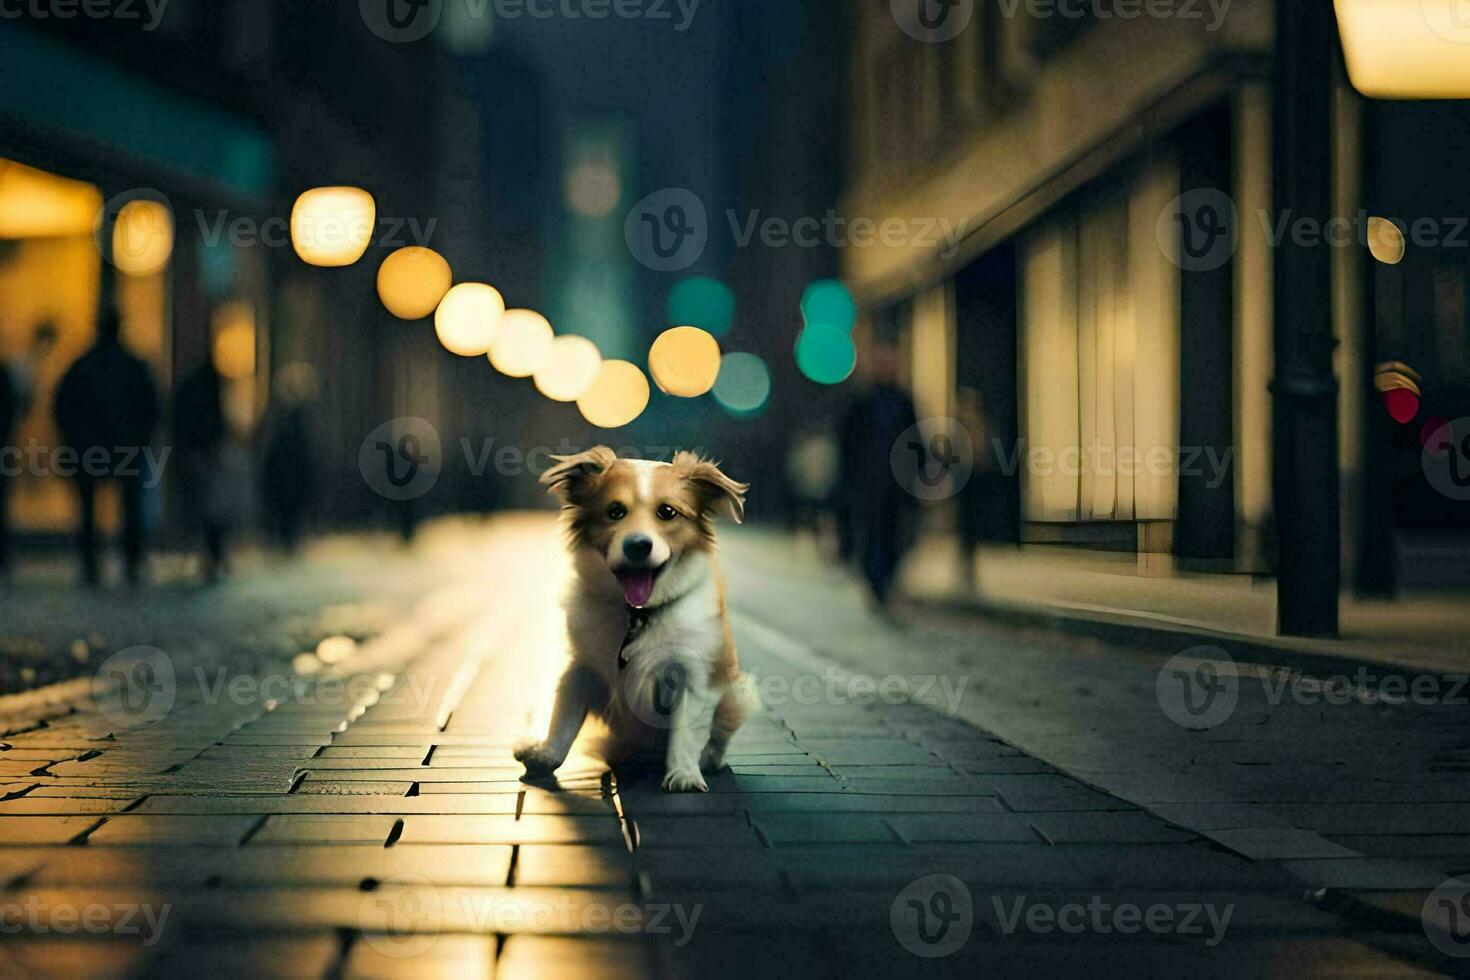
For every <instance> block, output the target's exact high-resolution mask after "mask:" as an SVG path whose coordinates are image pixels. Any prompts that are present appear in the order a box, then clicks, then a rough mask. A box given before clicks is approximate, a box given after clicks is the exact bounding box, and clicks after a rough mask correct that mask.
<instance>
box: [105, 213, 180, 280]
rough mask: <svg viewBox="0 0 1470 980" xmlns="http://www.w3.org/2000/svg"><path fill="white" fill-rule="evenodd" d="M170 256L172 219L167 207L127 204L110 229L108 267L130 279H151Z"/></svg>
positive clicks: (166, 262) (171, 249)
mask: <svg viewBox="0 0 1470 980" xmlns="http://www.w3.org/2000/svg"><path fill="white" fill-rule="evenodd" d="M173 254H174V216H173V213H172V212H171V211H169V209H168V206H167V205H165V204H163V203H161V202H159V201H150V200H146V199H142V200H137V201H129V202H128V203H127V204H124V205H123V206H122V209H121V210H119V211H118V212H117V223H116V224H114V225H113V226H112V264H113V265H115V266H117V268H118V270H119V271H121V272H123V273H126V274H127V275H130V276H151V275H153V273H155V272H158V271H160V270H162V269H163V267H164V266H166V265H168V260H169V257H170V256H172V255H173Z"/></svg>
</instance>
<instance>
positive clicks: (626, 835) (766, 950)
mask: <svg viewBox="0 0 1470 980" xmlns="http://www.w3.org/2000/svg"><path fill="white" fill-rule="evenodd" d="M460 539H461V540H460V547H461V548H462V551H463V553H462V555H461V556H460V559H459V564H457V565H455V569H456V573H455V574H454V575H453V576H449V581H446V582H443V583H442V584H441V585H439V586H438V587H437V588H434V589H432V590H430V591H429V592H428V593H427V594H426V595H425V596H424V597H423V598H422V599H420V600H418V601H417V602H416V604H415V605H414V606H413V608H412V610H411V612H410V613H409V614H408V615H405V616H404V617H402V618H401V619H400V620H398V621H397V622H394V623H390V624H388V625H387V626H386V628H385V629H383V630H382V631H381V632H379V633H377V634H376V635H374V636H372V637H371V638H364V639H362V641H361V642H353V641H352V640H344V641H342V642H338V643H333V644H327V645H325V646H323V647H321V648H320V649H319V650H318V651H317V653H316V654H314V655H312V656H309V657H298V658H296V659H295V660H293V661H291V663H292V665H293V668H292V670H291V671H290V672H289V673H287V672H284V671H279V670H278V671H276V672H275V673H271V672H270V671H269V670H266V671H264V672H258V673H255V674H252V675H237V676H234V677H229V676H226V675H220V674H214V673H210V672H209V671H207V670H200V669H197V668H194V667H192V666H191V665H189V664H188V663H187V662H185V661H181V662H180V663H181V664H182V666H179V667H176V666H175V665H174V662H173V660H172V659H171V658H169V657H168V656H167V651H164V652H163V653H162V654H157V653H150V652H147V651H142V652H135V653H134V654H132V655H131V656H130V658H129V659H127V660H126V661H125V662H114V663H109V664H108V665H107V666H106V667H105V669H104V670H103V671H102V672H101V675H100V676H101V677H102V678H103V680H104V681H108V680H111V681H115V683H113V684H106V683H104V684H103V685H102V686H101V688H100V689H99V691H100V693H99V695H98V696H97V697H92V696H90V695H88V696H80V695H78V692H77V691H75V690H74V689H68V691H67V692H65V693H64V694H59V695H57V696H56V697H52V698H32V699H29V700H25V701H19V702H17V701H11V702H6V704H7V705H8V707H9V710H10V713H9V715H8V716H6V717H3V718H0V797H3V800H0V887H3V891H0V913H3V915H0V929H3V930H4V932H5V933H6V934H5V935H4V936H3V939H0V972H4V973H7V974H13V975H20V976H30V975H48V974H56V975H64V976H69V977H70V976H94V975H95V976H118V975H124V976H126V975H190V976H193V975H209V976H232V975H237V974H238V975H244V976H252V977H254V976H312V977H317V976H321V977H338V976H345V977H355V976H367V977H388V976H430V977H432V976H437V975H441V974H442V975H451V976H454V977H457V978H471V977H478V976H487V977H488V976H492V975H494V976H500V977H521V976H534V977H561V976H569V977H580V976H587V977H603V976H610V977H624V976H626V977H643V976H654V977H685V976H689V977H703V976H738V977H749V976H773V977H786V976H804V975H811V976H842V977H867V976H875V977H877V976H882V977H894V976H909V975H915V976H919V975H936V974H937V975H955V976H975V975H980V976H1033V975H1052V976H1067V975H1074V974H1083V973H1085V974H1088V975H1091V976H1095V977H1108V976H1120V975H1147V976H1155V975H1174V974H1180V975H1184V974H1189V975H1201V976H1351V975H1361V976H1419V975H1434V974H1435V972H1437V971H1438V972H1450V971H1452V969H1453V967H1454V965H1455V960H1454V959H1453V958H1452V957H1449V956H1445V955H1441V954H1438V953H1436V951H1435V949H1434V948H1432V947H1431V946H1430V945H1429V943H1428V942H1426V939H1425V935H1424V934H1423V933H1422V932H1420V933H1417V934H1416V933H1414V932H1413V931H1411V930H1407V929H1405V928H1403V927H1402V923H1401V922H1400V921H1399V920H1398V919H1396V918H1394V917H1393V916H1392V915H1391V914H1389V913H1387V912H1385V913H1383V914H1382V915H1381V916H1380V917H1379V918H1378V919H1365V918H1363V917H1360V916H1357V915H1355V914H1353V913H1356V912H1360V911H1361V909H1360V908H1354V909H1348V910H1344V909H1340V908H1334V907H1333V906H1331V905H1330V904H1327V903H1324V901H1323V896H1324V894H1325V892H1324V891H1323V889H1322V888H1321V886H1318V885H1314V884H1313V883H1312V882H1311V881H1309V880H1307V879H1306V878H1304V876H1303V873H1302V869H1301V868H1299V867H1294V866H1293V865H1292V863H1291V860H1292V859H1295V858H1297V857H1298V855H1295V854H1293V855H1292V858H1291V859H1286V858H1281V857H1279V856H1274V855H1272V854H1270V853H1269V852H1264V851H1258V852H1257V853H1255V854H1252V855H1249V856H1247V855H1246V854H1245V853H1242V851H1243V850H1244V849H1243V848H1241V847H1239V846H1232V844H1231V842H1230V841H1228V840H1222V839H1221V837H1220V835H1219V834H1218V833H1216V834H1213V835H1212V834H1210V833H1207V832H1202V830H1201V828H1200V827H1199V826H1198V824H1199V821H1198V820H1197V819H1194V818H1193V817H1192V816H1190V818H1189V819H1184V817H1185V816H1188V815H1185V814H1180V813H1176V814H1173V815H1171V814H1169V813H1167V812H1160V810H1159V808H1158V807H1157V806H1152V805H1150V806H1148V807H1141V806H1138V805H1136V804H1134V803H1131V802H1128V801H1127V799H1126V798H1125V797H1126V796H1127V794H1124V795H1123V796H1119V795H1113V794H1111V793H1109V792H1107V791H1105V790H1104V789H1103V788H1100V787H1101V785H1102V781H1101V780H1098V779H1094V778H1088V779H1086V780H1082V779H1078V778H1074V777H1073V776H1071V775H1068V774H1066V773H1064V772H1062V771H1059V770H1058V769H1057V768H1056V767H1055V766H1054V765H1052V764H1049V763H1048V762H1047V761H1043V759H1042V758H1041V757H1038V755H1037V754H1034V752H1028V751H1026V750H1025V748H1024V747H1021V746H1020V744H1019V742H1018V741H1016V740H1012V741H1007V740H1005V739H1003V738H1002V737H1001V736H1000V734H998V733H996V732H994V731H989V730H986V729H985V728H981V727H977V726H976V725H975V724H972V723H971V722H969V721H966V720H963V718H962V717H960V716H969V715H971V714H973V711H972V710H971V708H972V706H973V701H974V699H975V694H974V689H973V688H969V687H968V685H969V684H976V685H982V684H983V682H984V681H985V678H982V677H972V676H970V675H967V674H964V673H962V672H955V671H948V672H942V673H940V672H935V673H926V672H925V670H924V669H920V668H922V667H923V665H924V664H926V663H928V662H929V661H928V660H927V659H926V657H927V656H928V655H929V654H930V653H933V652H935V650H937V649H938V647H937V646H936V647H935V650H919V649H916V648H911V646H910V645H913V644H924V645H928V644H931V643H937V639H936V637H937V636H938V634H932V635H931V634H921V633H913V634H905V633H902V632H896V631H893V630H889V629H886V628H880V627H878V626H875V625H874V624H873V623H871V622H870V621H868V620H866V619H865V618H864V617H863V616H862V614H861V611H860V610H858V609H857V608H856V607H850V606H849V605H845V604H844V603H845V602H848V601H849V600H850V597H846V594H845V593H841V592H840V590H839V589H838V588H837V587H836V586H835V585H833V584H832V583H830V582H826V583H824V582H817V583H815V584H813V583H812V582H811V581H806V582H801V581H793V580H788V579H784V578H783V570H782V569H781V568H779V567H765V566H762V565H761V564H760V562H759V561H758V560H756V558H757V557H758V556H754V555H752V561H751V562H750V564H748V565H745V564H744V559H743V557H742V555H743V553H744V549H743V548H742V547H735V548H733V549H731V554H732V557H733V560H732V564H741V565H742V567H740V568H739V569H737V570H736V574H735V575H734V589H735V594H736V602H737V605H738V608H739V610H740V612H739V614H738V615H737V619H736V635H737V640H738V641H739V643H740V647H741V656H742V660H743V662H744V664H745V666H746V668H747V669H748V670H753V671H755V672H756V673H757V674H758V676H759V678H760V685H761V690H762V694H763V698H764V700H765V702H766V710H765V711H764V713H763V714H762V715H761V716H759V717H757V718H755V719H753V720H752V721H751V722H750V723H749V724H748V725H747V726H746V728H745V729H744V730H742V732H741V733H740V735H739V736H738V737H737V739H736V740H735V742H734V745H733V748H732V752H731V757H730V762H731V766H732V768H731V771H729V772H725V773H722V774H720V775H718V776H715V777H714V778H712V779H711V781H710V782H711V786H710V789H711V791H710V792H709V793H708V794H694V795H669V794H664V793H661V792H659V791H658V789H657V781H656V777H650V776H649V775H646V774H645V775H638V774H629V773H617V774H614V773H610V772H608V771H606V769H605V768H604V767H603V766H602V765H601V764H600V763H599V762H598V761H597V760H596V759H595V758H593V757H591V756H590V755H589V754H587V753H586V752H585V751H577V752H575V753H574V756H573V758H572V759H570V760H569V761H568V763H567V765H566V766H565V767H564V768H563V769H562V771H561V773H560V782H559V784H557V785H555V786H541V785H530V784H526V783H522V782H520V781H519V776H520V769H519V767H518V766H517V765H516V764H515V763H514V762H513V760H512V759H511V756H510V748H511V745H512V744H513V743H514V742H515V741H516V740H517V738H518V737H520V736H522V735H524V734H527V733H530V732H533V731H535V730H536V729H537V728H539V727H540V726H541V725H542V724H544V721H545V714H546V712H547V711H548V710H549V696H550V692H551V688H552V685H553V684H554V682H555V679H556V676H557V674H558V672H559V669H560V663H559V661H558V657H557V656H556V655H555V654H556V651H557V650H558V646H559V644H560V639H559V636H560V628H559V622H558V619H557V614H556V610H555V597H556V594H557V592H558V590H559V587H560V580H561V575H562V574H563V571H562V564H561V562H560V561H559V559H558V558H557V552H558V549H557V546H556V532H555V531H554V529H553V528H552V527H551V524H550V522H549V521H545V520H542V519H539V518H537V519H512V520H506V521H501V522H496V523H495V524H492V525H491V526H490V528H489V529H486V530H474V531H468V530H467V531H466V532H465V533H463V534H462V535H460ZM425 574H426V575H427V574H428V573H427V571H426V573H425ZM436 574H439V575H440V577H442V569H440V570H438V572H437V573H436ZM839 626H840V627H842V630H846V631H847V632H848V633H849V634H851V636H852V640H851V643H850V644H849V643H847V642H846V641H844V642H843V644H842V647H843V649H842V650H839V651H835V653H833V655H830V656H829V654H828V650H829V648H830V646H831V644H830V643H820V644H819V643H817V642H815V641H814V634H816V633H820V632H821V631H823V630H826V631H827V632H826V634H824V635H826V636H828V637H829V638H830V636H833V635H840V634H841V633H842V630H838V629H835V627H839ZM803 637H804V638H803ZM880 641H881V642H882V643H886V644H889V645H890V646H889V648H888V665H887V666H886V667H885V668H884V670H883V672H879V671H877V670H872V669H869V671H868V672H867V673H861V672H855V671H854V669H853V662H854V661H855V660H856V659H858V654H859V653H861V652H863V651H866V653H864V654H863V655H864V656H868V655H871V656H880V655H881V650H879V648H878V647H877V644H878V643H879V642H880ZM839 660H840V661H842V666H839V665H838V662H839ZM870 667H871V662H870ZM1034 679H1035V680H1036V681H1037V682H1038V683H1039V682H1041V681H1042V680H1044V678H1034ZM73 688H74V686H73ZM1005 689H1006V690H1010V688H1009V687H1006V688H1005ZM986 696H987V697H993V696H994V690H991V693H990V694H988V695H986ZM1018 697H1019V696H1018ZM982 703H984V702H983V699H982ZM1037 717H1038V718H1040V719H1043V720H1044V721H1045V722H1046V725H1044V726H1042V727H1044V728H1046V730H1049V731H1053V732H1059V731H1060V730H1061V728H1062V726H1061V725H1060V722H1059V721H1058V718H1057V716H1056V715H1055V714H1054V713H1053V712H1050V711H1049V710H1042V709H1038V711H1037ZM1006 724H1007V726H1009V725H1010V724H1011V722H1010V721H1007V722H1006ZM1088 724H1089V723H1088V720H1087V719H1086V717H1078V718H1076V719H1074V724H1073V725H1072V729H1071V733H1072V736H1073V743H1072V744H1074V745H1076V744H1081V743H1083V742H1085V741H1086V738H1087V730H1088ZM1028 738H1029V736H1028ZM1051 748H1057V746H1055V745H1053V746H1051ZM1069 761H1075V760H1069ZM1123 768H1128V767H1127V766H1124V767H1123ZM1135 788H1136V787H1135ZM1190 826H1193V827H1194V829H1186V828H1187V827H1190ZM1237 843H1238V842H1237ZM1322 856H1323V857H1330V856H1331V855H1322ZM1298 863H1300V862H1298ZM1339 913H1341V914H1339Z"/></svg>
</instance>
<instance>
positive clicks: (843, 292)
mask: <svg viewBox="0 0 1470 980" xmlns="http://www.w3.org/2000/svg"><path fill="white" fill-rule="evenodd" d="M801 315H802V317H803V318H805V320H806V322H807V325H808V326H811V325H812V324H817V323H824V324H826V325H827V326H829V327H836V328H837V329H838V330H841V331H843V332H844V333H851V332H852V328H853V325H854V324H855V323H857V303H856V302H854V300H853V298H852V292H851V291H849V290H848V288H847V287H846V286H844V285H843V284H842V283H840V282H838V281H837V280H836V279H818V280H817V281H816V282H814V283H812V284H811V285H810V286H808V287H806V292H805V293H803V294H802V296H801Z"/></svg>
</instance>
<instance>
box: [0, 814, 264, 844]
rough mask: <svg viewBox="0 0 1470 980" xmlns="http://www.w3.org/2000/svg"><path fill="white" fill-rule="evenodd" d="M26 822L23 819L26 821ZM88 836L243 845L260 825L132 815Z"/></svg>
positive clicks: (110, 820)
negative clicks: (245, 839) (246, 837)
mask: <svg viewBox="0 0 1470 980" xmlns="http://www.w3.org/2000/svg"><path fill="white" fill-rule="evenodd" d="M22 819H23V818H22ZM105 820H106V822H105V823H103V824H102V826H101V827H98V828H97V829H96V830H95V831H93V832H92V833H91V834H90V835H88V837H87V843H89V844H94V843H95V844H105V845H111V844H152V845H158V846H167V845H179V844H210V845H218V846H232V845H235V844H239V843H240V841H241V840H243V839H244V837H245V835H246V834H248V833H249V832H250V831H251V829H252V828H254V827H255V825H256V824H258V823H259V822H260V818H259V817H252V816H208V817H197V816H187V817H184V816H168V817H157V816H139V815H136V814H131V813H122V814H117V815H114V816H111V817H107V818H105Z"/></svg>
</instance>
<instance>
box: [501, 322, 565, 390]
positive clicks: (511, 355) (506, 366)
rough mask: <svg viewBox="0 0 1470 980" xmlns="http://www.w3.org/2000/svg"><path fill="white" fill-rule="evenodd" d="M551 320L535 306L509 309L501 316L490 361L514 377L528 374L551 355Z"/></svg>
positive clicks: (532, 372)
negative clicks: (535, 308) (525, 308)
mask: <svg viewBox="0 0 1470 980" xmlns="http://www.w3.org/2000/svg"><path fill="white" fill-rule="evenodd" d="M552 339H553V337H552V331H551V324H550V323H548V322H547V320H546V317H544V316H542V315H541V314H540V313H537V312H536V311H535V310H507V311H506V312H505V316H503V317H501V318H500V327H499V329H497V330H496V332H495V343H494V344H492V345H491V346H490V363H491V364H492V365H494V367H495V370H497V371H499V372H500V373H501V374H504V375H508V376H510V377H512V378H529V377H530V376H531V375H533V374H535V373H536V372H537V371H539V370H541V367H542V365H544V364H545V363H546V359H547V357H549V356H550V355H551V343H552Z"/></svg>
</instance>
